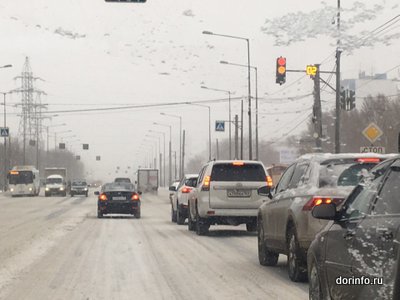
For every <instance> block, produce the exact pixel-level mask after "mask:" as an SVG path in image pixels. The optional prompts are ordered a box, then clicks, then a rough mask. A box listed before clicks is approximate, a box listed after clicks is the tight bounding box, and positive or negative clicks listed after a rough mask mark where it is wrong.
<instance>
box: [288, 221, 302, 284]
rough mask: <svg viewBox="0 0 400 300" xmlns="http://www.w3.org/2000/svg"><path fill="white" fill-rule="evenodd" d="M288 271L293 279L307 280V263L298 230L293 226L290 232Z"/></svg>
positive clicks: (296, 280)
mask: <svg viewBox="0 0 400 300" xmlns="http://www.w3.org/2000/svg"><path fill="white" fill-rule="evenodd" d="M287 257H288V272H289V278H290V279H291V280H292V281H295V282H298V281H306V280H307V263H306V262H305V261H303V260H302V259H301V256H300V247H299V241H298V240H297V236H296V231H295V229H294V228H291V229H290V230H289V233H288V256H287Z"/></svg>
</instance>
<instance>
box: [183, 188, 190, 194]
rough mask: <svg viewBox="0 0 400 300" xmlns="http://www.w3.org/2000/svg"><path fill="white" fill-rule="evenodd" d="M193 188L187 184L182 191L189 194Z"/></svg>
mask: <svg viewBox="0 0 400 300" xmlns="http://www.w3.org/2000/svg"><path fill="white" fill-rule="evenodd" d="M191 190H192V188H190V187H187V186H185V187H183V188H182V193H183V194H188V193H190V191H191Z"/></svg>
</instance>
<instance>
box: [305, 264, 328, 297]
mask: <svg viewBox="0 0 400 300" xmlns="http://www.w3.org/2000/svg"><path fill="white" fill-rule="evenodd" d="M308 278H309V285H308V295H309V299H310V300H319V299H324V296H323V293H322V288H321V278H320V277H319V272H318V267H317V263H316V261H315V259H312V261H311V262H310V272H309V274H308Z"/></svg>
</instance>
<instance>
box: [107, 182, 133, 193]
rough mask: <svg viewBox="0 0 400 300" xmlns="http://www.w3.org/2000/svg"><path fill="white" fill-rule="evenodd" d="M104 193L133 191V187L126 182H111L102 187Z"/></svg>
mask: <svg viewBox="0 0 400 300" xmlns="http://www.w3.org/2000/svg"><path fill="white" fill-rule="evenodd" d="M103 191H104V192H114V191H135V188H134V185H133V184H131V183H126V182H113V183H108V184H105V185H104V186H103Z"/></svg>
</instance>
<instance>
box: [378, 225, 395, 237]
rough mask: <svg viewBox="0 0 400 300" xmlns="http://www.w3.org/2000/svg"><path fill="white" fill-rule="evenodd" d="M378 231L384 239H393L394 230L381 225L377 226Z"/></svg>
mask: <svg viewBox="0 0 400 300" xmlns="http://www.w3.org/2000/svg"><path fill="white" fill-rule="evenodd" d="M376 231H377V232H378V234H380V235H381V237H382V238H383V239H384V240H392V239H393V232H392V231H390V229H389V228H386V227H380V228H377V229H376Z"/></svg>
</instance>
